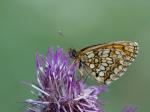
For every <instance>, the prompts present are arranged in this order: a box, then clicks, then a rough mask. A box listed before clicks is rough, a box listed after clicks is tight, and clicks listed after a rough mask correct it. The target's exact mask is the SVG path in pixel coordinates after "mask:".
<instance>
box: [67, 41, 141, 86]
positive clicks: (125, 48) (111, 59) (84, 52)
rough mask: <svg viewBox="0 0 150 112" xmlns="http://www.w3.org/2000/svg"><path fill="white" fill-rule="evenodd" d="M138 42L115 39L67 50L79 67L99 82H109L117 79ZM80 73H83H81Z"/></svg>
mask: <svg viewBox="0 0 150 112" xmlns="http://www.w3.org/2000/svg"><path fill="white" fill-rule="evenodd" d="M138 48H139V47H138V43H137V42H131V41H116V42H110V43H105V44H97V45H92V46H88V47H85V48H83V49H81V50H79V51H76V50H75V49H70V50H69V56H70V58H72V59H73V60H74V63H77V64H78V65H79V69H80V70H82V71H87V72H88V73H89V74H90V75H91V76H92V77H93V78H94V79H95V80H96V81H97V82H98V83H99V84H107V85H108V84H110V83H111V82H112V81H114V80H117V79H119V77H121V76H122V75H123V74H124V72H125V71H126V70H127V68H128V66H129V65H130V64H131V63H132V62H133V61H134V59H135V58H136V56H137V53H138ZM81 74H82V75H85V74H83V73H81Z"/></svg>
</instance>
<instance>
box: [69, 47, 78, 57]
mask: <svg viewBox="0 0 150 112" xmlns="http://www.w3.org/2000/svg"><path fill="white" fill-rule="evenodd" d="M68 54H69V57H70V58H76V57H77V51H76V50H75V49H72V48H70V49H69V50H68Z"/></svg>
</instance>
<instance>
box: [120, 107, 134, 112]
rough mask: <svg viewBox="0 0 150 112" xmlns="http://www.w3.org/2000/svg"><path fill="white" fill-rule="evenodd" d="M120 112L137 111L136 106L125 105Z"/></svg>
mask: <svg viewBox="0 0 150 112" xmlns="http://www.w3.org/2000/svg"><path fill="white" fill-rule="evenodd" d="M122 112H137V107H133V106H126V107H124V109H123V111H122Z"/></svg>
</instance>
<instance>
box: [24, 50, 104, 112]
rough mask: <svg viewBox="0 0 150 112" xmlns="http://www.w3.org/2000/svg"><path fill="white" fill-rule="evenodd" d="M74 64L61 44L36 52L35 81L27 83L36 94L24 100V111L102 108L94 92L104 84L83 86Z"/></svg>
mask: <svg viewBox="0 0 150 112" xmlns="http://www.w3.org/2000/svg"><path fill="white" fill-rule="evenodd" d="M76 67H77V66H76V64H69V59H68V56H67V54H64V53H63V50H62V49H61V48H58V49H57V51H56V53H54V51H53V49H52V48H49V49H48V52H47V56H46V57H44V56H40V55H39V54H38V53H37V55H36V70H37V84H30V86H31V87H33V88H34V89H35V90H36V93H35V92H32V93H33V94H35V95H36V96H37V97H36V99H27V100H26V101H25V102H26V103H27V104H28V105H29V106H28V109H27V112H104V110H103V108H102V106H103V105H102V101H100V100H98V95H99V94H101V93H102V92H105V91H106V90H107V87H106V86H101V87H99V86H90V87H87V86H86V85H85V83H83V81H82V80H78V79H77V78H76V75H75V74H76Z"/></svg>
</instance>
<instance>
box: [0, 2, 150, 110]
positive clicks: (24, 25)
mask: <svg viewBox="0 0 150 112" xmlns="http://www.w3.org/2000/svg"><path fill="white" fill-rule="evenodd" d="M60 33H63V34H64V36H62V35H60ZM116 40H131V41H137V42H138V43H139V45H140V52H139V55H138V58H137V59H136V61H135V62H134V63H133V64H132V66H130V68H129V69H128V71H127V72H126V73H125V75H124V76H123V77H122V78H120V80H118V81H116V82H115V83H113V84H111V85H110V86H109V92H108V93H105V94H103V95H102V96H101V97H102V99H103V100H105V102H106V104H105V109H106V112H120V111H121V109H122V108H123V107H124V106H125V105H128V104H131V105H135V106H137V107H138V108H139V112H149V111H150V109H149V105H150V97H149V95H150V74H149V69H150V60H149V57H150V50H149V49H150V48H149V47H150V0H0V111H1V112H21V111H23V106H24V105H22V104H20V103H19V102H20V101H24V100H25V99H26V98H30V97H32V95H31V94H30V88H28V87H26V86H24V85H22V84H21V83H20V82H21V81H23V80H29V81H35V80H36V79H35V78H36V77H35V76H36V75H35V73H36V72H35V53H36V52H37V51H39V52H40V53H43V54H45V53H46V50H47V48H48V47H55V48H56V47H57V46H61V47H63V48H64V49H67V48H70V47H71V48H76V49H79V48H83V47H86V46H89V45H92V44H99V43H104V42H110V41H116Z"/></svg>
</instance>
